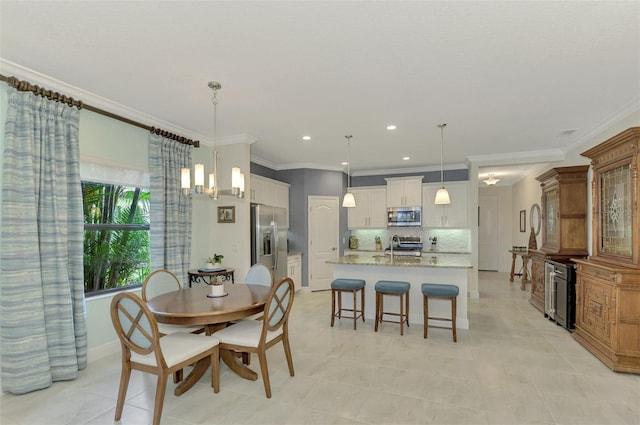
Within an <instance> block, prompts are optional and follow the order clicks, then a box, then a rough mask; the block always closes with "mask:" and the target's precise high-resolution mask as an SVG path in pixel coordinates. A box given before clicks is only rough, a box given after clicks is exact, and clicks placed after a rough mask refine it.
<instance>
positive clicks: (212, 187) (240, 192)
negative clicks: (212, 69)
mask: <svg viewBox="0 0 640 425" xmlns="http://www.w3.org/2000/svg"><path fill="white" fill-rule="evenodd" d="M208 86H209V88H210V89H211V90H212V91H213V97H212V98H211V103H212V104H213V172H212V173H210V174H209V187H208V189H206V190H205V189H204V164H195V165H194V166H193V168H194V183H195V193H196V194H198V195H200V194H202V193H207V194H208V195H209V197H210V198H211V199H218V196H219V195H231V196H235V197H236V198H244V173H242V172H241V171H240V167H233V168H231V189H226V190H223V189H220V188H219V186H220V180H218V150H217V147H216V136H217V134H216V133H217V109H218V108H217V107H218V90H220V89H221V88H222V85H221V84H220V83H219V82H217V81H209V84H208ZM182 193H183V194H184V195H186V196H188V195H189V194H190V193H191V170H189V169H188V168H183V169H182Z"/></svg>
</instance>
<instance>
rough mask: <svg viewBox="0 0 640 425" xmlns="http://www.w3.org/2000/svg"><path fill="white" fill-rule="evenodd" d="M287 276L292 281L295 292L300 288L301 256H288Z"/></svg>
mask: <svg viewBox="0 0 640 425" xmlns="http://www.w3.org/2000/svg"><path fill="white" fill-rule="evenodd" d="M287 275H288V277H290V278H291V280H293V286H294V288H295V290H296V291H298V290H299V289H300V288H302V254H290V255H289V256H288V257H287Z"/></svg>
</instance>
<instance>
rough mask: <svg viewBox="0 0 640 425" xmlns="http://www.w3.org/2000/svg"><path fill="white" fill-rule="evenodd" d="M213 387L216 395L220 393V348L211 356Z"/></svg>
mask: <svg viewBox="0 0 640 425" xmlns="http://www.w3.org/2000/svg"><path fill="white" fill-rule="evenodd" d="M211 386H212V387H213V392H214V393H216V394H218V393H219V392H220V349H219V348H218V347H216V350H215V351H214V352H213V354H211Z"/></svg>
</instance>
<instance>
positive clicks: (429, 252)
mask: <svg viewBox="0 0 640 425" xmlns="http://www.w3.org/2000/svg"><path fill="white" fill-rule="evenodd" d="M345 251H350V252H356V251H357V252H358V254H365V255H366V254H373V253H377V254H384V251H373V250H367V249H349V248H345ZM444 254H451V255H454V254H455V255H461V254H462V255H465V254H466V255H470V254H471V253H470V252H469V251H447V250H444V249H443V250H440V249H436V250H434V251H432V250H424V251H422V256H423V257H424V256H429V255H444Z"/></svg>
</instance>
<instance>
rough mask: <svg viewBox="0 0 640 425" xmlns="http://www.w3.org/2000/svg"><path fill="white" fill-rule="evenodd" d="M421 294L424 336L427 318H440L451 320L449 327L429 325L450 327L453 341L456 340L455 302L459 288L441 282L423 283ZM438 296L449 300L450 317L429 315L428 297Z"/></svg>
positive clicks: (427, 325)
mask: <svg viewBox="0 0 640 425" xmlns="http://www.w3.org/2000/svg"><path fill="white" fill-rule="evenodd" d="M421 289H422V295H423V310H424V338H426V337H427V331H428V328H429V319H434V320H442V321H445V322H451V328H448V327H445V326H433V325H432V326H431V327H432V328H441V329H451V330H452V331H453V342H458V338H457V336H456V304H457V296H458V294H459V293H460V289H459V288H458V287H457V286H456V285H447V284H441V283H423V284H422V287H421ZM430 297H431V298H439V299H445V300H451V318H450V319H449V318H445V317H433V316H429V298H430Z"/></svg>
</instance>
